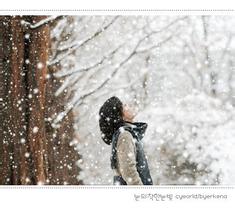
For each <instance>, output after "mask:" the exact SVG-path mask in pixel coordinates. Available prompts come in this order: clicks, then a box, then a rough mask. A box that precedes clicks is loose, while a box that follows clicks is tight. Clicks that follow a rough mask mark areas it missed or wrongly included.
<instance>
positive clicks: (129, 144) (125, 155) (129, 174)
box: [117, 131, 143, 185]
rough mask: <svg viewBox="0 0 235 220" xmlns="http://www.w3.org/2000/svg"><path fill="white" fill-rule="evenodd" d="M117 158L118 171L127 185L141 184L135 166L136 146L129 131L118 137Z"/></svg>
mask: <svg viewBox="0 0 235 220" xmlns="http://www.w3.org/2000/svg"><path fill="white" fill-rule="evenodd" d="M117 159H118V168H119V172H120V173H121V175H122V178H123V179H124V180H125V181H126V183H127V185H143V183H142V181H141V179H140V176H139V173H138V171H137V168H136V147H135V143H134V140H133V137H132V135H131V133H130V132H128V131H124V132H122V133H121V134H120V135H119V137H118V142H117Z"/></svg>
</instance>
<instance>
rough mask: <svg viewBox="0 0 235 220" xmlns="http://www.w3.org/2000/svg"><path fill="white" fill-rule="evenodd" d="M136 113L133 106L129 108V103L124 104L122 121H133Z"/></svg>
mask: <svg viewBox="0 0 235 220" xmlns="http://www.w3.org/2000/svg"><path fill="white" fill-rule="evenodd" d="M135 115H136V113H135V112H134V108H131V106H130V105H127V104H125V105H124V106H123V119H124V121H129V122H133V119H134V117H135Z"/></svg>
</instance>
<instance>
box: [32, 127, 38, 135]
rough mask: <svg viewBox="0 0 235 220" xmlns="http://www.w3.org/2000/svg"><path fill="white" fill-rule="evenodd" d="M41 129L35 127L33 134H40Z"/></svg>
mask: <svg viewBox="0 0 235 220" xmlns="http://www.w3.org/2000/svg"><path fill="white" fill-rule="evenodd" d="M38 130H39V128H38V127H37V126H35V127H33V133H34V134H36V133H38Z"/></svg>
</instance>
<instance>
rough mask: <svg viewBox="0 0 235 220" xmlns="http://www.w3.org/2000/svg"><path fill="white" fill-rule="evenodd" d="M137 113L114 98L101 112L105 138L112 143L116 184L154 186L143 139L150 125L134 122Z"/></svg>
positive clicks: (102, 134) (100, 121)
mask: <svg viewBox="0 0 235 220" xmlns="http://www.w3.org/2000/svg"><path fill="white" fill-rule="evenodd" d="M133 118H134V115H133V113H132V112H131V111H130V109H128V108H127V107H126V106H125V105H123V104H122V102H121V101H120V99H119V98H117V97H115V96H114V97H111V98H109V99H108V100H107V101H105V103H104V104H103V105H102V107H101V108H100V111H99V126H100V131H101V137H102V139H103V141H104V142H105V143H106V144H108V145H112V151H111V168H112V169H113V170H114V173H115V174H114V184H115V185H152V184H153V182H152V178H151V175H150V171H149V167H148V162H147V158H146V156H145V153H144V150H143V144H142V141H141V139H142V138H143V137H144V133H145V130H146V128H147V124H146V123H143V122H133Z"/></svg>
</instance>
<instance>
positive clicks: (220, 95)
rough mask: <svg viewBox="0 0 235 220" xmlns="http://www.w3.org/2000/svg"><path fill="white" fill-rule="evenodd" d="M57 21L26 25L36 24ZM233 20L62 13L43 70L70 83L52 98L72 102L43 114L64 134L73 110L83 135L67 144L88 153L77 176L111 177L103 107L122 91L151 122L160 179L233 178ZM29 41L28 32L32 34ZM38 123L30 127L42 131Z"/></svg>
mask: <svg viewBox="0 0 235 220" xmlns="http://www.w3.org/2000/svg"><path fill="white" fill-rule="evenodd" d="M56 18H57V16H49V17H47V18H46V19H43V20H42V21H40V22H38V23H35V24H31V23H28V22H26V21H24V20H22V21H21V24H22V25H25V26H27V27H29V28H31V29H35V28H38V27H41V26H42V25H45V24H48V23H50V22H52V21H53V20H55V19H56ZM205 22H206V23H207V22H208V25H205ZM234 25H235V18H234V17H233V16H205V17H202V16H163V15H161V16H72V17H71V16H65V17H63V18H61V19H58V20H57V22H56V25H55V27H54V28H53V30H52V31H51V38H52V41H51V42H52V48H51V50H50V51H51V54H50V56H49V58H48V60H47V62H46V63H45V61H43V62H42V61H40V60H38V63H37V64H36V66H35V68H38V69H42V68H44V67H45V65H48V66H50V68H48V70H49V71H48V73H47V75H46V81H45V83H46V82H47V80H48V81H49V80H52V82H53V80H54V79H55V81H56V80H58V81H59V80H61V82H62V84H61V86H58V87H56V88H55V93H54V95H55V98H57V99H58V100H60V97H61V96H66V97H67V98H68V102H67V103H66V105H65V106H63V107H62V108H60V110H59V112H53V113H52V115H47V116H46V117H47V118H45V121H46V122H47V123H50V124H51V126H52V128H53V133H52V138H54V139H56V137H57V129H59V128H60V127H61V126H62V127H63V124H62V122H63V120H66V116H67V115H68V114H69V113H70V112H71V111H72V112H73V114H74V123H73V125H72V126H73V128H74V131H75V132H74V136H73V138H72V139H71V140H69V146H70V147H71V148H74V149H76V150H77V151H78V152H79V154H80V155H81V159H79V160H78V161H77V166H78V167H79V168H80V169H81V171H80V172H79V173H78V179H79V180H82V181H83V182H84V184H101V185H104V184H113V171H112V170H111V167H110V155H111V146H108V145H106V144H105V143H104V142H103V140H102V138H101V136H104V134H101V133H100V130H99V115H98V112H99V109H100V107H101V105H102V104H103V103H104V102H105V101H106V100H107V99H108V98H109V97H111V96H114V95H115V96H118V97H119V98H120V99H121V100H122V102H123V103H124V104H127V105H128V106H130V108H131V109H132V110H133V111H135V112H136V113H137V115H136V117H135V119H134V120H135V121H143V122H146V123H148V128H147V131H146V135H145V137H144V138H143V142H144V149H145V152H146V156H147V158H148V162H149V167H150V172H151V175H152V178H153V181H154V184H159V185H163V184H195V185H212V184H213V185H216V184H234V183H235V172H234V169H235V168H234V167H235V160H234V158H235V149H234V146H235V77H234V74H235V61H234V60H235V41H234V33H233V31H232V27H234ZM24 38H25V39H26V40H28V39H30V34H28V33H26V34H25V36H24ZM13 49H15V48H13ZM8 62H9V61H8ZM29 63H30V61H29V60H28V59H26V60H25V64H29ZM25 64H24V65H25ZM26 67H27V65H26ZM52 69H53V72H51V70H52ZM55 69H56V70H57V72H54V70H55ZM21 74H22V76H24V73H23V72H22V73H21ZM24 83H27V82H24ZM39 85H40V84H38V82H34V85H33V87H30V88H29V93H28V96H27V97H23V98H26V99H32V98H33V100H31V101H36V100H37V99H38V98H39V95H38V94H39V89H38V88H39ZM11 86H14V84H13V82H11ZM11 92H12V91H11V90H9V93H11ZM40 94H41V93H40ZM21 99H22V97H17V98H16V101H15V105H16V107H17V109H18V110H19V111H20V112H21V113H22V114H23V110H24V105H23V103H24V100H23V101H22V100H21ZM3 101H4V99H0V102H3ZM31 101H30V102H31ZM29 109H30V110H31V109H32V108H31V106H30V107H29ZM52 111H54V109H53V110H52ZM49 112H50V111H49ZM106 120H107V121H110V117H107V118H106ZM36 123H38V122H36ZM36 125H37V126H36ZM38 126H39V124H35V125H33V127H31V129H32V133H33V134H34V135H35V136H37V134H38V132H39V131H40V130H39V128H41V127H40V126H39V127H38ZM65 130H66V129H65ZM120 131H121V132H123V131H124V130H123V129H120ZM17 132H21V131H10V133H11V134H12V136H13V137H15V136H17ZM23 135H24V133H20V138H18V139H19V140H18V141H19V143H21V144H25V143H26V139H25V138H24V136H23ZM62 135H63V136H64V137H66V132H65V133H64V134H62ZM58 144H59V143H58ZM53 150H54V151H55V154H56V153H57V151H58V149H57V147H53ZM10 156H11V157H12V155H10ZM127 156H128V155H127ZM129 156H131V155H129ZM25 157H26V158H28V157H30V153H29V152H26V153H25ZM64 167H67V168H68V169H71V166H70V165H69V164H67V163H64V162H63V161H61V164H60V166H59V167H58V169H63V168H64ZM28 181H29V180H27V177H26V182H28ZM130 181H131V180H130ZM38 184H44V183H43V182H40V181H39V182H38ZM64 184H65V185H66V184H68V183H67V182H64Z"/></svg>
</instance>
